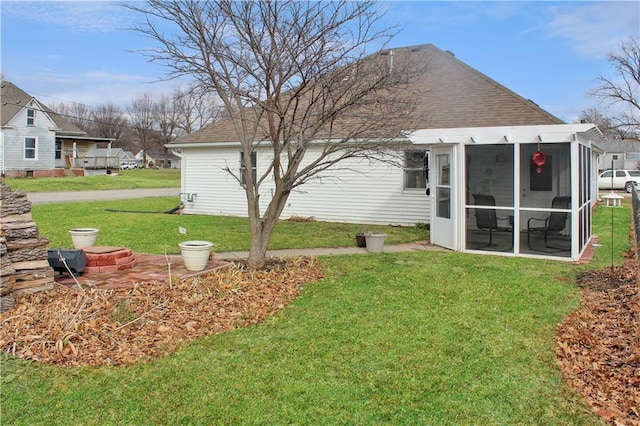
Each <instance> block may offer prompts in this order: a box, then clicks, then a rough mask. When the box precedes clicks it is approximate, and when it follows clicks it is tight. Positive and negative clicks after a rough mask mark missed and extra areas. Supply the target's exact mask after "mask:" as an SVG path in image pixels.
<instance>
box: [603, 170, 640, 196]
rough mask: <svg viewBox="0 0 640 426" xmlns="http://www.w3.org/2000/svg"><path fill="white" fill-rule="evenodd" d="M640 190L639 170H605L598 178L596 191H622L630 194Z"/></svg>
mask: <svg viewBox="0 0 640 426" xmlns="http://www.w3.org/2000/svg"><path fill="white" fill-rule="evenodd" d="M634 186H636V187H637V188H640V170H605V171H604V172H602V173H600V176H598V189H624V190H625V191H627V192H631V191H633V189H634Z"/></svg>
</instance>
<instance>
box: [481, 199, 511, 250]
mask: <svg viewBox="0 0 640 426" xmlns="http://www.w3.org/2000/svg"><path fill="white" fill-rule="evenodd" d="M472 195H473V199H474V204H475V205H477V206H495V205H496V199H495V198H494V197H493V195H483V194H472ZM475 211H476V227H477V228H478V229H480V230H482V231H489V244H488V245H487V247H491V246H492V245H493V233H494V232H509V233H513V219H512V218H510V217H498V216H497V215H496V210H495V209H475ZM499 220H506V221H508V223H509V226H498V221H499ZM511 240H512V241H511V243H512V246H513V236H512V238H511Z"/></svg>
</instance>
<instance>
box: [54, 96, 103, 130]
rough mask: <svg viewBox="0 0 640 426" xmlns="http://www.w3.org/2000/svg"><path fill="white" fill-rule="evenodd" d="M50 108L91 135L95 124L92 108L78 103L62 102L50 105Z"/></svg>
mask: <svg viewBox="0 0 640 426" xmlns="http://www.w3.org/2000/svg"><path fill="white" fill-rule="evenodd" d="M49 108H51V110H53V111H54V112H55V113H56V114H57V115H59V116H60V117H62V118H64V119H65V120H67V121H68V122H70V123H72V124H74V125H75V126H77V127H78V128H79V129H80V130H83V131H85V132H87V133H91V130H92V129H93V122H92V120H91V108H89V106H87V105H85V104H83V103H78V102H72V103H70V104H66V103H64V102H60V103H57V104H56V103H54V104H51V105H49Z"/></svg>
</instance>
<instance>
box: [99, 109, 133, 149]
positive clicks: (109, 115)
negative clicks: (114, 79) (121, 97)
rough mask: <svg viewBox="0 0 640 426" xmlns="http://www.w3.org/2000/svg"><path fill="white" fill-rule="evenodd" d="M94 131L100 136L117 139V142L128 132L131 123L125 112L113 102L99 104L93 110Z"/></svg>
mask: <svg viewBox="0 0 640 426" xmlns="http://www.w3.org/2000/svg"><path fill="white" fill-rule="evenodd" d="M91 120H92V121H93V132H94V134H95V136H97V137H99V138H111V139H115V141H116V143H118V142H120V141H121V138H122V137H123V135H124V134H125V133H126V127H127V126H128V125H129V123H128V121H127V117H126V116H125V114H124V112H123V111H122V110H121V109H120V107H118V106H117V105H114V104H112V103H106V104H102V105H99V106H98V107H96V109H94V110H93V111H92V112H91Z"/></svg>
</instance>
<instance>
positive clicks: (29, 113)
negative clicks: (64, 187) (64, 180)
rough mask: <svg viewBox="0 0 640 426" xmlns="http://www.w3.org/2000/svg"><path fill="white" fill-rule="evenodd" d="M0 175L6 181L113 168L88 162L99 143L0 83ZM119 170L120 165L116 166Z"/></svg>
mask: <svg viewBox="0 0 640 426" xmlns="http://www.w3.org/2000/svg"><path fill="white" fill-rule="evenodd" d="M1 87H2V91H1V96H0V98H1V99H2V108H1V116H2V126H1V127H0V172H1V174H2V176H7V177H45V176H64V175H65V174H74V175H83V174H85V173H90V172H94V171H95V170H102V172H103V173H104V172H105V171H106V170H108V168H110V167H111V165H110V163H109V162H106V163H100V164H97V163H96V162H95V161H92V160H85V158H86V156H87V155H88V154H89V153H90V152H91V151H93V150H94V149H95V148H96V146H97V144H98V143H105V142H106V143H109V144H110V143H111V142H112V141H113V140H112V139H107V138H93V137H89V136H87V133H86V132H84V131H82V130H80V129H79V128H78V127H76V126H75V125H73V124H72V123H70V122H69V121H67V120H65V119H64V118H63V117H61V116H60V115H58V114H56V113H55V112H53V111H52V110H51V109H49V108H48V107H47V106H46V105H44V104H42V103H41V102H39V101H38V100H37V99H36V98H34V97H33V96H30V95H29V94H27V93H26V92H25V91H23V90H21V89H20V88H18V87H17V86H15V85H14V84H12V83H10V82H8V81H2V82H1ZM116 167H117V164H116Z"/></svg>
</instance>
